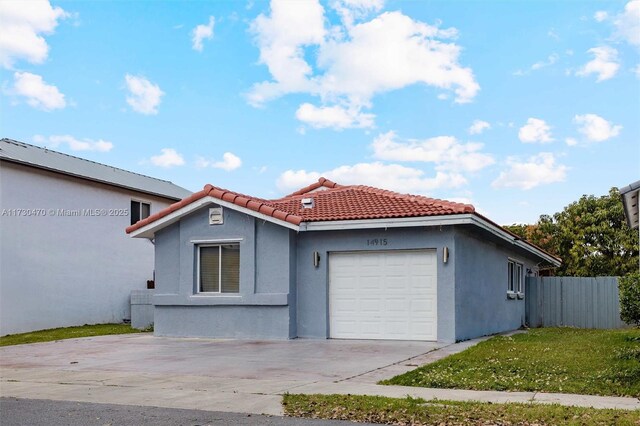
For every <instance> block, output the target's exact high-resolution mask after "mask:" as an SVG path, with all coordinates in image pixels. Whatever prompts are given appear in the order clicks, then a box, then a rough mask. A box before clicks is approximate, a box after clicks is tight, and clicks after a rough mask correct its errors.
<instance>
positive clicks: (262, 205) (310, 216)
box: [127, 178, 475, 233]
mask: <svg viewBox="0 0 640 426" xmlns="http://www.w3.org/2000/svg"><path fill="white" fill-rule="evenodd" d="M322 189H324V190H322ZM206 196H211V197H213V198H217V199H219V200H223V201H227V202H230V203H233V204H235V205H237V206H240V207H243V208H247V209H249V210H252V211H254V212H258V213H261V214H264V215H267V216H271V217H273V218H275V219H278V220H282V221H285V222H288V223H291V224H294V225H299V224H300V223H302V222H325V221H337V220H357V219H384V218H404V217H424V216H440V215H452V214H461V213H473V212H474V211H475V209H474V208H473V206H472V205H470V204H461V203H452V202H450V201H444V200H438V199H436V198H428V197H422V196H418V195H407V194H399V193H397V192H393V191H386V190H383V189H378V188H373V187H370V186H363V185H338V184H337V183H335V182H332V181H330V180H328V179H325V178H320V179H319V180H318V182H316V183H314V184H313V185H309V186H308V187H306V188H303V189H301V190H299V191H296V192H294V193H293V194H290V195H287V196H286V197H284V198H279V199H275V200H264V199H261V198H255V197H250V196H248V195H243V194H239V193H237V192H233V191H229V190H226V189H221V188H216V187H215V186H212V185H206V186H205V187H204V189H203V190H202V191H199V192H196V193H194V194H193V195H191V196H190V197H188V198H185V199H184V200H182V201H180V202H178V203H175V204H172V205H171V206H169V207H167V208H166V209H164V210H162V211H160V212H158V213H156V214H154V215H151V216H149V217H148V218H146V219H144V220H141V221H139V222H138V223H136V224H134V225H132V226H130V227H128V228H127V233H131V232H133V231H135V230H137V229H140V228H142V227H144V226H146V225H148V224H151V223H153V222H155V221H157V220H158V219H160V218H162V217H165V216H167V215H168V214H170V213H172V212H174V211H176V210H178V209H180V208H182V207H185V206H187V205H189V204H191V203H193V202H194V201H196V200H199V199H201V198H204V197H206ZM304 198H312V199H313V202H314V206H313V208H305V207H303V206H302V199H304Z"/></svg>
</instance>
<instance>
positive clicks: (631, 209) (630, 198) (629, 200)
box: [620, 181, 640, 229]
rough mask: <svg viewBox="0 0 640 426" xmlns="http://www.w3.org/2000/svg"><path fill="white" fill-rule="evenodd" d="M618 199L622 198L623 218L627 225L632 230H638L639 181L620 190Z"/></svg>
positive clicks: (639, 222)
mask: <svg viewBox="0 0 640 426" xmlns="http://www.w3.org/2000/svg"><path fill="white" fill-rule="evenodd" d="M620 197H621V198H622V205H623V207H624V216H625V218H626V219H627V224H628V225H629V227H631V228H632V229H635V228H638V226H639V225H640V218H639V216H640V212H639V209H640V207H639V205H638V200H639V199H640V181H637V182H633V183H632V184H630V185H627V186H625V187H623V188H620Z"/></svg>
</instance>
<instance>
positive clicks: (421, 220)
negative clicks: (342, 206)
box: [300, 214, 560, 266]
mask: <svg viewBox="0 0 640 426" xmlns="http://www.w3.org/2000/svg"><path fill="white" fill-rule="evenodd" d="M448 225H475V226H478V227H480V228H482V229H484V230H485V231H488V232H490V233H492V234H494V235H495V236H497V237H499V238H501V239H503V240H505V241H507V242H509V243H511V244H514V245H516V246H518V247H520V248H523V249H524V250H527V251H528V252H530V253H533V254H535V255H536V256H538V257H540V258H542V259H544V260H546V261H547V262H549V263H551V264H552V265H555V266H560V262H558V260H557V259H555V258H554V257H551V256H549V255H548V254H546V253H544V252H543V251H541V250H539V249H537V248H536V247H534V246H532V245H531V244H529V243H526V242H524V241H522V240H521V239H519V238H517V237H515V236H513V235H511V234H510V233H508V232H506V231H505V230H504V229H502V228H500V227H499V226H497V225H494V224H492V223H490V222H488V221H486V220H484V219H482V218H481V217H478V216H476V215H473V214H456V215H441V216H426V217H404V218H394V219H365V220H335V221H330V222H308V223H301V224H300V231H342V230H348V229H375V228H377V229H380V228H404V227H419V226H448Z"/></svg>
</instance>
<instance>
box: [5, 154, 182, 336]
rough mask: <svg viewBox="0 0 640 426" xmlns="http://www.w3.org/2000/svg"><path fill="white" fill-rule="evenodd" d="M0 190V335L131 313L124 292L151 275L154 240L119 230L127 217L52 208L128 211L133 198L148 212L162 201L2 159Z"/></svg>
mask: <svg viewBox="0 0 640 426" xmlns="http://www.w3.org/2000/svg"><path fill="white" fill-rule="evenodd" d="M0 194H1V197H0V200H1V205H0V211H4V212H5V214H3V215H2V216H1V217H0V335H6V334H14V333H21V332H27V331H32V330H39V329H45V328H55V327H64V326H71V325H83V324H95V323H107V322H122V320H123V319H129V318H130V308H129V294H130V292H131V290H134V289H144V288H146V281H147V280H150V279H153V259H154V249H153V244H151V243H150V242H149V241H147V240H137V239H132V238H130V237H129V236H128V235H126V234H125V232H124V229H125V227H126V226H128V225H129V223H130V216H129V214H123V212H118V213H114V214H113V215H109V214H106V215H100V216H86V215H78V216H74V215H64V214H62V213H60V212H59V211H58V210H69V211H74V210H78V209H80V210H81V209H108V210H110V209H114V210H116V209H117V210H120V209H125V210H127V211H128V210H129V208H130V201H131V199H136V200H142V201H145V202H150V203H151V211H152V213H153V212H156V211H159V210H161V209H164V208H165V207H167V206H168V205H169V204H170V201H169V200H166V199H162V198H159V197H153V196H149V195H146V194H142V193H138V192H135V191H129V190H125V189H120V188H116V187H113V186H109V185H104V184H99V183H95V182H91V181H87V180H83V179H80V178H74V177H69V176H65V175H61V174H59V173H53V172H48V171H44V170H40V169H36V168H33V167H28V166H23V165H17V164H13V163H9V162H6V161H1V162H0ZM12 209H27V210H38V211H40V213H37V214H36V215H25V214H22V213H21V214H13V213H11V210H12ZM51 209H53V210H55V212H54V213H53V214H52V212H50V210H51ZM42 210H44V211H45V212H46V215H43V214H42Z"/></svg>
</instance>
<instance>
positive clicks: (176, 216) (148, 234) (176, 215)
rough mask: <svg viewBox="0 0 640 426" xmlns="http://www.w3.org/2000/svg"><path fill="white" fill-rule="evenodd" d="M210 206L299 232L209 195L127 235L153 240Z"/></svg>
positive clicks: (273, 218)
mask: <svg viewBox="0 0 640 426" xmlns="http://www.w3.org/2000/svg"><path fill="white" fill-rule="evenodd" d="M211 204H216V205H219V206H221V207H226V208H229V209H231V210H235V211H238V212H240V213H245V214H247V215H250V216H253V217H255V218H257V219H261V220H264V221H266V222H272V223H275V224H276V225H280V226H284V227H285V228H289V229H292V230H294V231H299V230H300V226H298V225H295V224H293V223H290V222H287V221H284V220H280V219H277V218H275V217H272V216H268V215H266V214H263V213H260V212H256V211H254V210H251V209H248V208H246V207H242V206H238V205H236V204H234V203H231V202H228V201H224V200H221V199H219V198H215V197H212V196H210V195H207V196H205V197H203V198H200V199H198V200H195V201H194V202H192V203H189V204H187V205H186V206H184V207H181V208H179V209H178V210H176V211H174V212H171V213H169V214H168V215H166V216H163V217H161V218H160V219H158V220H155V221H153V222H151V223H149V224H147V225H145V226H142V227H140V228H138V229H135V230H133V231H131V232H130V233H129V235H130V236H131V237H133V238H149V239H152V238H155V233H156V232H157V231H159V230H160V229H163V228H165V227H167V226H169V225H171V224H173V223H175V222H178V221H179V220H180V219H181V218H182V217H183V216H186V215H187V214H189V213H192V212H194V211H196V210H198V209H200V208H202V207H205V206H207V205H211Z"/></svg>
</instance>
